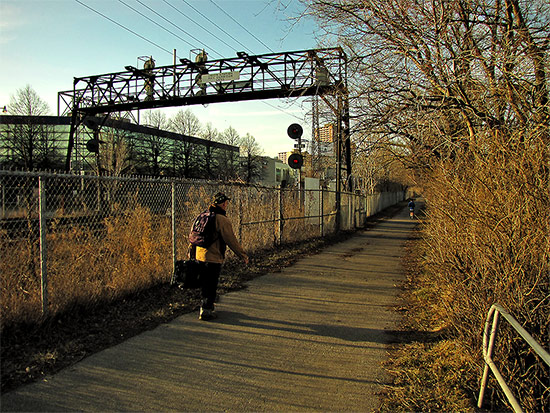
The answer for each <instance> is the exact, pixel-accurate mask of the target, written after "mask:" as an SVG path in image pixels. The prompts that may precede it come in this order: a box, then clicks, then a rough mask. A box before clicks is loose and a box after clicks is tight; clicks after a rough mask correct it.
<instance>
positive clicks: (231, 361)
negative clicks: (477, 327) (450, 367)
mask: <svg viewBox="0 0 550 413" xmlns="http://www.w3.org/2000/svg"><path fill="white" fill-rule="evenodd" d="M413 226H414V221H412V220H410V219H409V217H408V209H407V208H404V209H403V210H402V211H401V212H400V213H399V214H397V215H396V216H394V217H393V218H390V219H387V220H384V221H382V222H380V223H378V224H377V225H376V226H374V227H373V228H371V229H369V230H366V231H359V232H358V233H357V235H355V236H354V237H352V238H351V239H349V240H347V241H344V242H342V243H339V244H337V245H333V246H331V247H329V248H327V249H325V250H323V251H322V252H321V253H319V254H317V255H312V256H308V257H305V258H303V259H301V260H299V261H298V262H297V263H295V264H294V265H292V266H290V267H287V268H285V269H284V270H283V271H282V272H277V273H270V274H267V275H264V276H262V277H259V278H257V279H255V280H253V281H251V282H250V283H249V286H248V288H247V289H245V290H241V291H237V292H232V293H229V294H226V295H224V296H222V299H221V301H220V303H218V305H217V311H218V313H219V318H218V319H217V320H215V321H209V322H204V321H199V320H198V314H197V313H196V312H195V313H190V314H186V315H183V316H181V317H179V318H177V319H176V320H174V321H173V322H170V323H168V324H164V325H161V326H159V327H158V328H156V329H154V330H151V331H147V332H145V333H142V334H140V335H138V336H135V337H133V338H131V339H129V340H127V341H125V342H124V343H122V344H119V345H117V346H114V347H111V348H109V349H106V350H104V351H101V352H99V353H96V354H94V355H92V356H90V357H88V358H86V359H84V360H82V361H81V362H79V363H77V364H75V365H73V366H71V367H69V368H66V369H65V370H63V371H61V372H59V373H57V374H55V375H53V376H50V377H47V378H46V379H44V380H42V381H40V382H36V383H32V384H29V385H26V386H23V387H20V388H18V389H16V390H14V391H12V392H9V393H6V394H4V395H2V398H1V404H0V410H1V411H42V412H44V411H47V412H54V411H102V412H107V411H116V412H121V411H133V412H136V411H147V412H150V411H151V412H152V411H155V412H160V411H195V412H203V411H204V412H212V411H256V412H257V411H278V412H281V411H353V412H370V411H375V410H376V409H377V408H378V407H379V404H380V391H381V390H382V388H383V384H384V383H386V382H387V380H388V377H387V374H386V373H385V371H384V369H383V367H382V363H383V362H384V361H385V360H386V359H387V350H388V345H389V344H390V343H392V342H395V341H396V340H399V334H401V332H400V331H399V329H398V328H397V323H398V321H399V315H398V314H397V313H396V312H395V311H394V309H393V308H392V307H393V306H394V305H395V304H396V299H397V294H398V292H399V285H400V283H401V282H402V281H403V279H404V274H403V269H402V267H401V257H402V255H403V252H404V251H403V246H404V242H405V241H406V240H407V238H408V236H409V234H410V231H411V230H412V228H413Z"/></svg>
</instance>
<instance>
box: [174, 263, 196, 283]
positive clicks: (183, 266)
mask: <svg viewBox="0 0 550 413" xmlns="http://www.w3.org/2000/svg"><path fill="white" fill-rule="evenodd" d="M200 265H201V264H200V263H199V262H198V261H195V260H179V261H176V268H175V271H174V276H173V280H174V283H176V284H178V286H179V287H180V288H199V287H200V279H199V277H200Z"/></svg>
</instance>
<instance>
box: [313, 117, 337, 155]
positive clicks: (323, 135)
mask: <svg viewBox="0 0 550 413" xmlns="http://www.w3.org/2000/svg"><path fill="white" fill-rule="evenodd" d="M335 140H336V125H335V124H334V123H329V124H326V125H325V126H323V127H320V128H318V129H316V130H315V136H314V137H313V142H312V148H311V150H312V152H313V154H314V156H322V155H330V154H332V153H334V142H335Z"/></svg>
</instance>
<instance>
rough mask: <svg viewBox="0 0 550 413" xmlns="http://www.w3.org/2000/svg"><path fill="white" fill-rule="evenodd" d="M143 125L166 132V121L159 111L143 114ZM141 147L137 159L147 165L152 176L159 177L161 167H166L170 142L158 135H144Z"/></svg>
mask: <svg viewBox="0 0 550 413" xmlns="http://www.w3.org/2000/svg"><path fill="white" fill-rule="evenodd" d="M143 123H144V124H145V125H147V126H150V127H152V128H154V129H157V130H159V131H160V130H166V129H167V127H168V120H167V118H166V115H165V114H164V113H162V112H160V111H154V112H153V111H151V112H147V113H145V116H144V121H143ZM142 143H143V147H142V148H141V150H140V151H139V159H140V160H141V161H142V163H144V164H145V165H148V166H149V167H150V168H151V170H150V173H152V174H153V175H159V174H160V172H161V169H162V167H164V166H166V165H167V162H168V159H169V157H170V147H171V144H170V142H169V141H168V140H167V139H166V138H165V137H163V136H161V135H160V134H157V135H149V134H147V135H144V136H143V137H142Z"/></svg>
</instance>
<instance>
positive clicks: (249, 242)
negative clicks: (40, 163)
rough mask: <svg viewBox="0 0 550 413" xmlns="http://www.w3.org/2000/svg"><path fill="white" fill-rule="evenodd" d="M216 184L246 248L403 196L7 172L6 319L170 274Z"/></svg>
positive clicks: (317, 228)
mask: <svg viewBox="0 0 550 413" xmlns="http://www.w3.org/2000/svg"><path fill="white" fill-rule="evenodd" d="M218 191H222V192H225V193H226V194H227V195H228V196H229V197H230V198H231V203H230V206H229V209H228V217H229V218H230V220H231V222H232V224H233V229H234V231H235V234H236V235H237V238H238V239H239V240H240V241H241V243H242V244H243V246H244V248H245V250H247V251H248V252H249V253H253V252H254V251H259V250H264V249H270V248H273V247H274V246H276V245H280V244H285V243H289V242H296V241H301V240H305V239H309V238H313V237H319V236H325V235H329V234H333V233H335V232H336V231H337V230H338V228H340V229H344V230H346V229H352V228H356V227H362V226H364V225H365V222H366V219H367V217H369V216H371V215H373V214H375V213H376V212H379V211H380V210H382V209H384V208H386V207H388V206H390V205H393V204H395V203H397V202H399V201H401V200H402V199H403V198H404V194H403V193H381V194H373V195H369V196H360V195H358V194H347V193H343V194H341V196H340V202H338V196H337V195H338V194H336V193H335V192H334V191H330V190H327V189H322V188H320V189H317V190H307V191H306V190H301V191H300V190H297V189H279V188H266V187H255V186H245V185H238V184H223V183H219V182H209V181H188V180H167V179H155V178H144V177H97V176H77V175H62V174H47V173H32V172H13V171H0V197H1V199H0V202H1V205H0V207H1V210H0V251H1V254H2V259H1V260H0V274H1V280H0V282H1V285H0V287H1V294H2V308H1V318H0V322H1V324H2V325H6V324H10V323H12V322H15V321H29V322H32V321H36V320H38V319H40V318H41V317H44V316H46V315H48V314H55V313H58V312H61V311H64V310H67V309H68V308H71V306H73V305H75V304H79V305H82V304H83V305H93V304H96V303H99V302H104V301H109V300H113V299H115V298H117V297H120V296H122V295H125V294H127V293H130V292H134V291H139V290H141V289H145V288H148V287H150V286H152V285H155V284H159V283H165V282H169V280H170V278H171V274H172V271H173V265H174V262H175V260H176V259H183V258H185V255H186V254H187V247H188V244H187V235H188V232H189V228H190V227H191V224H192V221H193V220H194V219H195V217H196V216H197V215H198V214H199V213H201V212H202V211H204V210H205V209H206V208H207V207H208V206H209V201H210V199H211V197H212V195H213V194H214V193H215V192H218ZM338 205H340V208H338ZM338 209H339V211H338ZM228 255H229V256H228V258H229V259H231V258H232V257H231V255H232V253H231V252H228Z"/></svg>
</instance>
